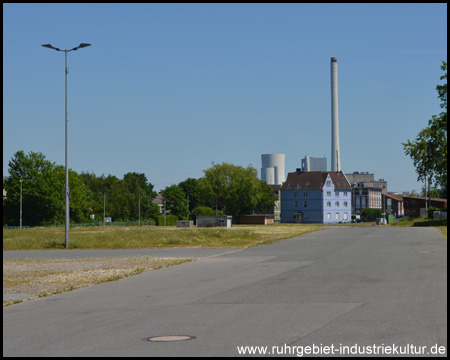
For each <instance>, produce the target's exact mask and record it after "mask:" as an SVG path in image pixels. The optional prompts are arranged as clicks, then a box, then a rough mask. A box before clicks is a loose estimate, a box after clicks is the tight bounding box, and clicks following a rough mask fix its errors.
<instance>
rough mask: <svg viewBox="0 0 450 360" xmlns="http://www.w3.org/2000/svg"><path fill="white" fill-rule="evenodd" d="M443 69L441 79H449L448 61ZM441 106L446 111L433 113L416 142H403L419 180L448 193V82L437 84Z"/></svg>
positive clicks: (444, 63)
mask: <svg viewBox="0 0 450 360" xmlns="http://www.w3.org/2000/svg"><path fill="white" fill-rule="evenodd" d="M442 63H443V65H442V66H441V69H442V70H443V71H445V74H444V75H442V76H441V78H440V79H441V80H447V63H446V62H445V61H443V62H442ZM436 90H437V91H438V98H440V99H441V104H440V106H441V108H443V109H445V111H443V112H441V113H440V114H439V115H433V116H432V118H431V120H429V121H428V126H427V127H426V128H425V129H423V130H422V131H420V132H419V134H418V135H417V137H416V139H415V141H414V142H412V141H410V140H408V141H407V142H406V143H402V145H403V148H404V151H405V154H406V155H409V156H410V157H411V159H412V160H413V163H414V166H415V168H416V173H417V180H418V181H424V180H428V181H429V184H431V182H434V183H435V184H438V185H439V186H441V188H443V189H445V191H444V192H445V195H446V193H447V190H446V189H447V83H445V84H444V85H437V86H436Z"/></svg>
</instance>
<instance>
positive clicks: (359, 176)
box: [345, 171, 388, 194]
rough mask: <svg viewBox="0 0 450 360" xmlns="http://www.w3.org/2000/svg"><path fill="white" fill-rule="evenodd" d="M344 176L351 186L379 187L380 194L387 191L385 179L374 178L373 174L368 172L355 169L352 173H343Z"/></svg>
mask: <svg viewBox="0 0 450 360" xmlns="http://www.w3.org/2000/svg"><path fill="white" fill-rule="evenodd" d="M345 176H346V177H347V179H348V181H349V182H350V184H352V186H361V187H369V188H378V189H381V193H382V194H387V193H388V189H387V181H385V180H384V179H378V180H375V177H374V174H369V173H368V172H364V171H361V172H360V171H355V172H353V174H345Z"/></svg>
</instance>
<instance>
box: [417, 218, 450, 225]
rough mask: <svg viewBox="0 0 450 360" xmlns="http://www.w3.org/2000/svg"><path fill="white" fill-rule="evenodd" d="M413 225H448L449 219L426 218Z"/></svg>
mask: <svg viewBox="0 0 450 360" xmlns="http://www.w3.org/2000/svg"><path fill="white" fill-rule="evenodd" d="M413 226H447V220H445V219H444V220H425V221H417V222H414V224H413Z"/></svg>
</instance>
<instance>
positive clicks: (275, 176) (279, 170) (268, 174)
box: [261, 154, 286, 185]
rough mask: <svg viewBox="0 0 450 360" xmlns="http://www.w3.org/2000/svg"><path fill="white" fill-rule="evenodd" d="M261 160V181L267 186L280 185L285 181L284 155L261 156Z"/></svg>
mask: <svg viewBox="0 0 450 360" xmlns="http://www.w3.org/2000/svg"><path fill="white" fill-rule="evenodd" d="M261 160H262V168H261V180H263V181H265V182H266V183H267V184H268V185H281V184H283V183H284V182H285V181H286V172H285V155H284V154H263V155H261Z"/></svg>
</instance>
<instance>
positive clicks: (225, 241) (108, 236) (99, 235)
mask: <svg viewBox="0 0 450 360" xmlns="http://www.w3.org/2000/svg"><path fill="white" fill-rule="evenodd" d="M321 229H323V227H320V226H315V225H306V224H274V225H233V226H232V227H231V228H176V227H164V226H161V227H160V226H140V227H137V226H135V227H116V226H114V227H109V226H107V227H96V228H71V229H70V241H69V248H71V249H139V248H162V247H165V248H167V247H196V248H222V247H242V248H244V247H250V246H257V245H260V244H265V243H268V242H273V241H276V240H281V239H287V238H291V237H294V236H298V235H303V234H306V233H308V232H312V231H317V230H321ZM64 231H65V230H64V228H31V229H3V250H25V249H28V250H32V249H35V250H45V249H63V248H64Z"/></svg>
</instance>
